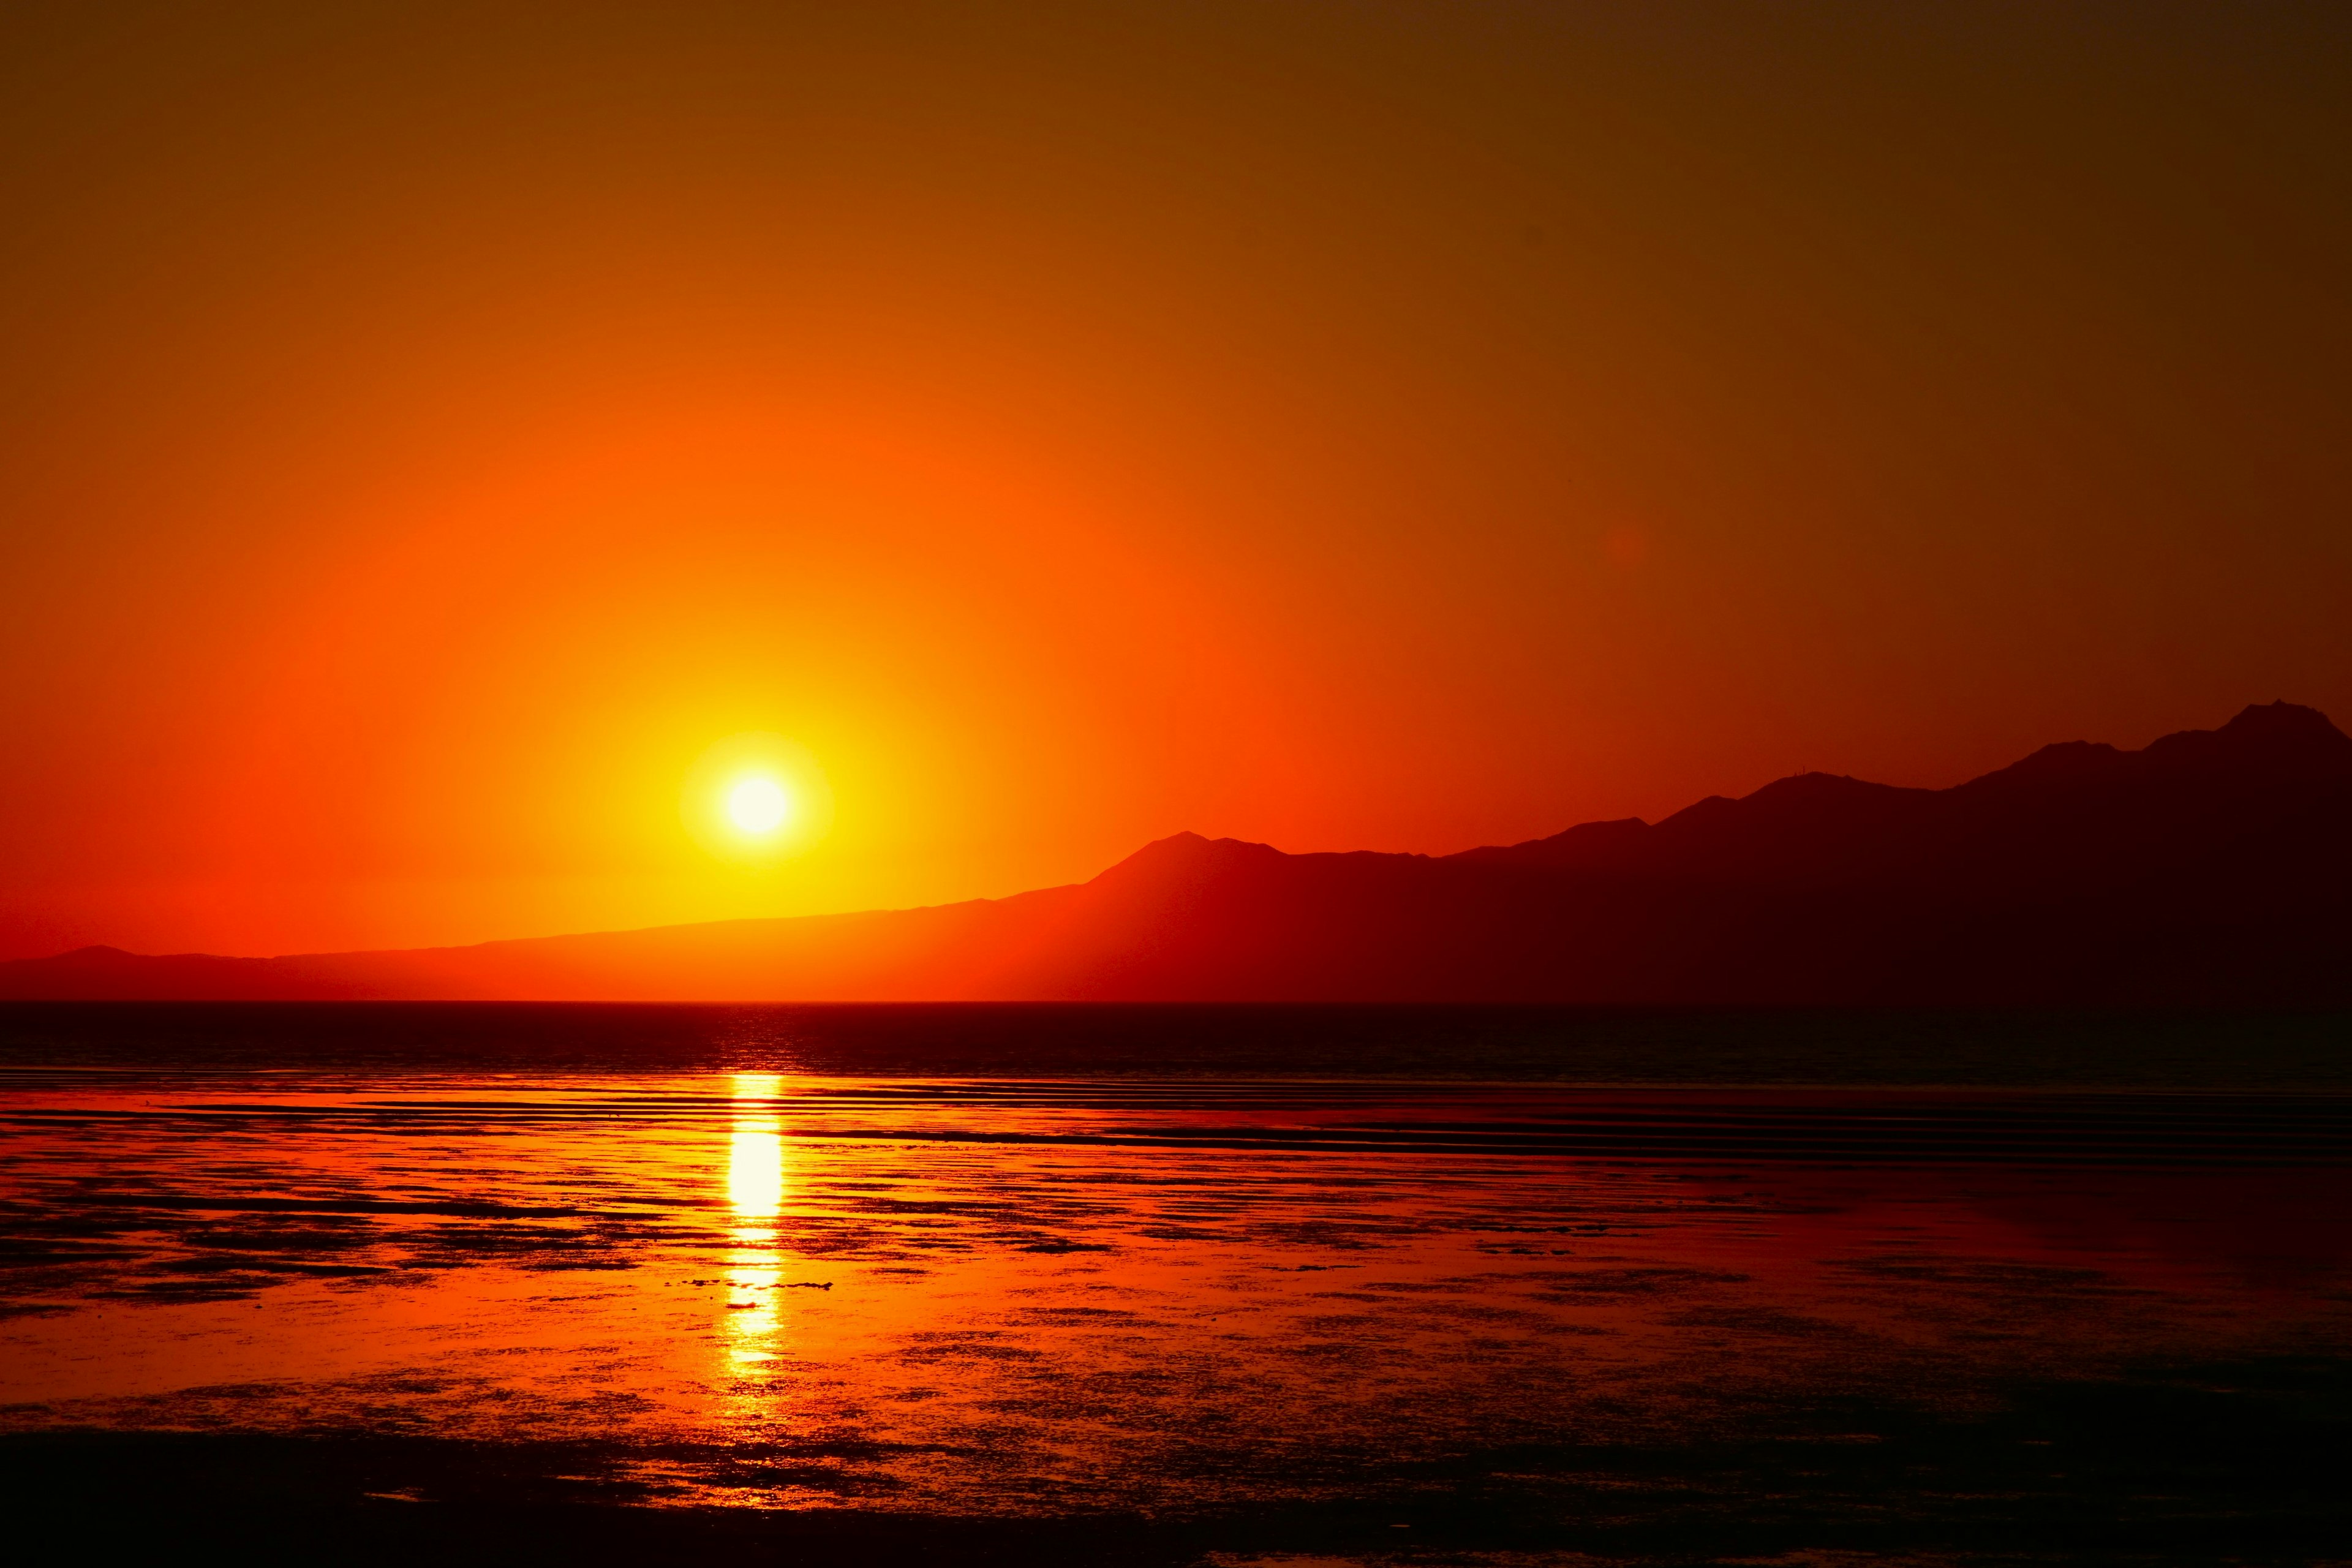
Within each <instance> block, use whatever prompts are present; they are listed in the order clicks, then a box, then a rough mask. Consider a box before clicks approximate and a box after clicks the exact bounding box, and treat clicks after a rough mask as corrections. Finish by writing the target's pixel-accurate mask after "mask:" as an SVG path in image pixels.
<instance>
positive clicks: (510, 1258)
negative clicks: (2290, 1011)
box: [0, 1005, 2352, 1568]
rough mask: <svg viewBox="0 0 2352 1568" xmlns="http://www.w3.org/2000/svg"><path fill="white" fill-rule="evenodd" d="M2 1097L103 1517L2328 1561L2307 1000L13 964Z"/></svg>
mask: <svg viewBox="0 0 2352 1568" xmlns="http://www.w3.org/2000/svg"><path fill="white" fill-rule="evenodd" d="M0 1129H5V1132H0V1249H5V1250H0V1264H5V1268H0V1313H4V1314H5V1317H0V1469H5V1476H6V1488H7V1492H6V1496H7V1500H8V1504H9V1507H10V1510H11V1515H12V1517H14V1518H16V1519H17V1520H18V1521H20V1524H19V1528H20V1529H31V1528H33V1524H28V1523H25V1522H24V1521H35V1522H37V1523H39V1524H41V1525H42V1526H43V1527H45V1528H52V1529H57V1530H61V1531H66V1532H67V1533H68V1537H69V1538H70V1539H74V1540H79V1541H83V1542H89V1541H93V1540H100V1539H102V1538H104V1537H106V1536H107V1534H108V1533H109V1532H110V1531H112V1532H118V1533H120V1532H125V1531H129V1532H133V1533H135V1532H137V1531H142V1530H145V1529H150V1528H152V1529H154V1530H158V1531H168V1532H169V1533H170V1538H171V1539H173V1540H174V1541H180V1542H186V1541H192V1540H195V1539H198V1538H201V1537H221V1538H231V1537H248V1538H252V1539H255V1540H259V1541H263V1542H277V1543H278V1544H281V1545H282V1544H285V1543H287V1542H298V1543H299V1542H310V1541H316V1540H320V1539H325V1538H328V1537H329V1536H332V1538H334V1539H337V1540H340V1541H342V1542H346V1543H347V1546H348V1549H349V1550H351V1551H362V1549H370V1548H382V1549H383V1550H384V1551H386V1552H394V1553H397V1552H404V1551H416V1550H425V1549H432V1550H436V1551H444V1552H446V1551H447V1550H448V1549H450V1547H451V1546H452V1545H453V1544H457V1545H462V1546H465V1547H469V1548H473V1549H478V1550H479V1551H481V1552H484V1553H485V1554H486V1555H496V1554H497V1553H498V1552H500V1551H504V1550H507V1549H508V1548H509V1547H510V1546H511V1545H512V1544H513V1543H515V1542H529V1543H531V1544H533V1545H534V1546H535V1547H541V1548H544V1547H547V1546H548V1545H549V1543H551V1542H559V1543H567V1544H565V1546H564V1553H565V1554H566V1555H568V1556H571V1557H573V1558H578V1557H582V1556H590V1557H594V1556H600V1555H603V1554H607V1553H609V1554H613V1555H643V1554H646V1553H658V1552H662V1551H666V1550H678V1549H685V1548H692V1549H697V1550H709V1551H725V1552H740V1553H744V1554H747V1560H764V1559H767V1558H790V1559H793V1560H796V1561H807V1560H811V1558H812V1554H814V1559H815V1560H832V1559H834V1558H835V1557H842V1558H845V1557H849V1556H856V1557H859V1558H861V1559H863V1560H864V1561H866V1562H868V1563H882V1562H892V1561H901V1560H903V1561H916V1560H920V1561H924V1562H927V1563H940V1562H956V1561H1004V1562H1060V1561H1067V1562H1108V1561H1118V1562H1122V1563H1158V1562H1165V1563H1217V1564H1223V1565H1227V1568H1232V1565H1236V1564H1245V1563H1296V1564H1307V1563H1389V1562H1397V1563H1406V1562H1446V1563H1495V1564H1502V1563H1514V1564H1516V1563H1585V1562H1591V1561H1596V1560H1599V1561H1640V1562H1696V1561H1743V1562H1753V1561H1786V1562H1790V1563H1796V1562H1807V1563H1811V1562H1827V1561H1840V1560H1844V1559H1845V1558H1847V1557H1853V1558H1857V1559H1870V1560H1902V1561H1920V1562H1927V1561H1936V1562H1948V1561H1960V1560H1965V1561H1992V1560H1999V1561H2010V1560H2015V1561H2050V1560H2061V1559H2063V1560H2068V1561H2084V1560H2100V1561H2108V1560H2112V1561H2188V1560H2195V1561H2216V1562H2219V1561H2272V1560H2275V1561H2310V1560H2314V1559H2317V1558H2327V1557H2336V1558H2346V1557H2352V1504H2347V1501H2346V1498H2347V1495H2352V1488H2347V1487H2346V1486H2345V1484H2344V1481H2343V1477H2342V1458H2343V1456H2344V1454H2346V1453H2347V1452H2352V1442H2348V1441H2347V1439H2352V1426H2347V1421H2348V1420H2352V1020H2347V1018H2345V1017H2343V1016H2316V1015H2300V1016H2295V1015H2266V1016H2256V1015H2240V1016H2230V1015H2144V1016H2129V1015H2115V1014H2104V1015H2044V1014H2033V1015H2027V1014H1916V1013H1885V1014H1867V1013H1842V1014H1822V1015H1808V1014H1797V1013H1772V1014H1741V1013H1640V1012H1626V1013H1608V1012H1594V1011H1591V1010H1581V1011H1576V1010H1542V1009H1445V1008H1425V1009H1380V1008H1283V1007H1021V1006H999V1007H871V1008H813V1007H737V1008H687V1007H593V1006H551V1007H537V1006H437V1005H345V1006H334V1005H322V1006H275V1007H272V1006H238V1005H214V1006H194V1005H150V1006H120V1005H118V1006H102V1005H90V1006H69V1005H39V1006H35V1005H20V1006H16V1007H13V1008H6V1009H0ZM502 1543H503V1544H502Z"/></svg>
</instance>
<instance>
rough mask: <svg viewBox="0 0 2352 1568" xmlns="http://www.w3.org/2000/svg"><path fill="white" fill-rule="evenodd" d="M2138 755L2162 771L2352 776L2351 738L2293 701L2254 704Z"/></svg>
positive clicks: (2152, 745) (2166, 739)
mask: <svg viewBox="0 0 2352 1568" xmlns="http://www.w3.org/2000/svg"><path fill="white" fill-rule="evenodd" d="M2140 755H2141V756H2143V757H2144V758H2146V759H2147V763H2149V764H2150V765H2154V766H2157V767H2160V768H2163V769H2166V770H2168V771H2173V770H2178V771H2181V772H2199V773H2204V772H2218V771H2221V770H2225V769H2226V770H2232V771H2236V770H2252V769H2260V770H2263V771H2265V772H2270V773H2295V774H2305V773H2326V774H2337V773H2344V774H2352V736H2347V735H2346V734H2345V733H2344V731H2341V730H2338V729H2337V728H2336V726H2335V725H2334V724H2332V723H2330V722H2328V719H2327V715H2326V714H2325V713H2322V712H2321V711H2320V710H2318V709H2316V708H2305V707H2304V706H2302V705H2301V704H2300V703H2295V702H2266V703H2258V704H2256V705H2254V706H2252V707H2250V708H2247V709H2246V710H2244V711H2242V712H2241V713H2240V714H2239V715H2238V716H2237V717H2236V718H2234V719H2232V720H2231V721H2229V722H2228V723H2227V724H2224V725H2222V726H2221V728H2220V729H2218V730H2182V731H2178V732H2176V733H2174V734H2170V735H2167V736H2165V737H2164V738H2163V739H2161V740H2158V741H2153V742H2149V744H2148V748H2147V751H2145V752H2141V753H2140Z"/></svg>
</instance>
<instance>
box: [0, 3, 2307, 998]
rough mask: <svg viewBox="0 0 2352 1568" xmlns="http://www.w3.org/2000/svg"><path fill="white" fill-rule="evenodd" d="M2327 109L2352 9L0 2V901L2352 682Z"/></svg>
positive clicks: (379, 871)
mask: <svg viewBox="0 0 2352 1568" xmlns="http://www.w3.org/2000/svg"><path fill="white" fill-rule="evenodd" d="M2347 106H2352V10H2347V9H2346V8H2344V7H2340V6H2309V7H2302V8H2297V7H2291V6H2286V5H2275V6H2265V7H2260V8H2255V7H2236V6H2219V5H2200V6H2190V7H2179V8H2168V7H2165V6H2161V5H2154V4H2146V5H2115V6H2100V7H2065V6H2053V5H2025V6H2016V7H2008V6H1998V5H1984V6H1966V7H1954V6H1946V5H1918V6H1906V5H1884V4H1874V5H1859V6H1853V7H1840V6H1834V5H1807V6H1803V7H1771V6H1764V5H1742V6H1731V7H1714V6H1705V5H1684V6H1676V7H1653V6H1633V5H1627V6H1605V7H1604V6H1591V7H1579V6H1568V5H1561V6H1523V5H1499V4H1498V5H1476V6H1474V5H1435V4H1432V5H1384V6H1371V5H1320V4H1317V5H1308V4H1249V5H1186V6H1155V5H1122V6H1110V5H1087V6H1076V5H1074V6H1051V5H1033V6H1003V5H986V6H968V5H940V6H937V7H926V6H908V5H873V6H856V7H833V8H820V7H813V6H812V7H793V6H753V5H704V6H697V5H679V6H658V7H656V6H634V7H625V8H610V9H600V8H596V7H592V6H573V7H531V8H524V7H516V8H512V9H510V10H499V8H496V7H486V6H481V5H467V6H452V7H447V8H445V9H436V8H434V7H429V6H422V5H383V6H375V7H371V6H364V5H336V6H332V7H326V6H318V5H283V6H278V7H266V6H228V7H217V8H216V7H201V8H198V7H152V8H149V7H137V6H120V7H113V6H110V7H90V6H58V7H55V8H53V9H51V10H50V11H49V12H48V14H47V15H43V14H42V10H41V8H39V7H33V6H12V7H10V8H9V13H8V16H7V19H6V20H5V22H0V148H5V162H0V182H5V190H0V195H5V210H6V211H7V212H8V214H9V218H8V221H7V223H6V226H5V235H0V371H5V374H0V410H5V418H0V595H5V605H4V606H0V607H4V608H5V615H0V754H5V766H4V767H0V957H14V956H22V955H26V954H31V953H38V952H52V951H56V950H58V949H60V948H64V947H68V946H73V945H78V944H80V943H83V942H113V943H116V944H119V945H123V946H128V947H132V948H136V949H141V950H145V951H163V950H181V949H189V948H203V949H209V950H212V951H217V952H251V953H267V952H291V951H302V950H313V949H323V948H339V947H353V946H377V945H411V944H421V943H428V942H467V941H478V940H482V939H487V938H492V937H499V936H517V935H528V934H537V933H543V932H551V931H575V930H585V929H596V928H605V927H614V926H628V925H646V924H655V923H661V922H667V921H684V920H694V919H710V918H719V917H726V916H733V915H740V914H772V913H799V912H810V911H817V910H839V909H851V908H863V907H871V906H877V905H899V904H910V903H922V902H938V901H943V900H954V899H961V898H968V897H973V896H980V895H996V894H1003V893H1007V892H1012V891H1014V890H1017V889H1023V888H1027V887H1034V886H1041V885H1046V884H1050V883H1055V882H1060V881H1067V880H1073V879H1080V878H1083V877H1086V876H1087V875H1090V874H1092V873H1093V872H1094V871H1096V870H1097V869H1099V868H1102V867H1103V866H1105V865H1107V864H1108V863H1109V862H1111V861H1112V860H1115V859H1117V858H1119V857H1120V856H1122V855H1124V854H1126V853H1127V852H1129V850H1131V849H1133V848H1134V847H1137V846H1138V845H1139V844H1140V843H1142V842H1143V841H1145V840H1147V839H1150V838H1152V837H1160V836H1164V835H1166V834H1169V833H1172V832H1175V831H1178V830H1180V829H1184V828H1192V829H1195V830H1198V831H1200V832H1202V833H1207V834H1212V835H1221V834H1230V835H1234V836H1238V837H1247V838H1254V839H1263V840H1266V841H1270V842H1272V843H1275V844H1276V845H1279V846H1281V847H1285V848H1289V849H1317V848H1352V847H1371V848H1383V849H1419V850H1429V851H1447V850H1454V849H1459V848H1463V847H1467V846H1470V845H1473V844H1477V843H1482V842H1507V841H1511V840H1515V839H1519V838H1526V837H1534V836H1537V835H1540V834H1545V833H1549V832H1553V831H1556V830H1558V829H1559V828H1560V827H1563V826H1567V825H1569V824H1570V823H1572V822H1575V821H1579V820H1583V819H1588V818H1593V817H1603V816H1625V815H1629V814H1631V815H1641V816H1658V815H1660V814H1663V813H1664V812H1667V811H1670V810H1673V809H1675V808H1676V807H1678V806H1680V805H1685V804H1687V803H1688V802H1689V801H1691V800H1692V799H1694V798H1696V797H1697V796H1699V795H1706V794H1708V793H1713V792H1718V791H1719V792H1724V793H1740V792H1744V791H1746V790H1748V789H1752V788H1754V787H1755V786H1757V785H1758V784H1762V783H1764V782H1766V781H1768V780H1769V779H1770V778H1773V777H1775V776H1778V775H1780V774H1782V773H1790V772H1794V771H1798V770H1801V769H1804V768H1823V769H1828V770H1831V771H1833V772H1841V773H1857V774H1860V775H1862V776H1865V777H1871V778H1878V779H1884V780H1887V781H1890V782H1896V783H1910V784H1948V783H1951V782H1955V781H1957V780H1958V779H1959V778H1962V777H1964V776H1967V775H1969V773H1974V772H1979V771H1982V770H1983V769H1986V768H1989V767H1992V766H1996V765H1999V764H2000V763H2005V762H2007V761H2010V760H2011V759H2013V758H2014V757H2015V756H2017V755H2019V754H2021V753H2022V752H2026V751H2029V750H2031V749H2032V747H2034V746H2036V745H2039V744H2041V743H2042V742H2047V741H2053V740H2060V739H2072V738H2077V737H2083V738H2093V739H2104V740H2110V741H2114V742H2118V743H2122V744H2127V745H2137V744H2141V743H2144V742H2146V741H2147V740H2148V739H2149V738H2151V737H2153V736H2154V735H2157V734H2158V733H2161V732H2163V731H2168V730H2173V729H2179V728H2184V727H2191V726H2199V727H2201V726H2209V725H2211V724H2215V723H2219V722H2220V721H2223V720H2225V719H2226V718H2228V717H2229V715H2230V714H2231V712H2233V711H2235V710H2236V709H2237V708H2238V707H2240V706H2242V704H2244V703H2246V702H2250V701H2268V700H2273V699H2274V698H2285V699H2289V700H2297V701H2304V702H2309V703H2314V704H2315V705H2317V706H2320V707H2322V708H2325V709H2327V710H2330V711H2331V712H2333V713H2334V714H2335V716H2336V718H2337V719H2338V720H2339V721H2347V720H2352V512H2348V511H2347V500H2352V428H2347V426H2352V417H2347V416H2352V374H2347V373H2352V289H2347V287H2346V279H2347V278H2352V108H2347ZM740 731H773V732H776V733H779V734H782V735H784V736H787V737H790V738H791V739H792V740H793V741H795V742H799V743H800V744H801V745H802V746H803V747H805V748H806V749H807V751H808V752H809V754H811V755H812V756H814V757H815V758H816V759H818V760H819V762H820V763H822V765H823V767H824V771H825V773H826V775H827V777H828V778H829V780H830V782H831V785H832V788H833V792H834V796H835V818H834V823H833V826H832V830H831V832H830V834H829V835H828V836H827V837H825V838H824V840H823V841H822V842H821V843H819V844H818V845H816V846H815V847H814V848H812V849H811V850H810V851H809V852H807V853H806V854H804V855H802V856H801V857H799V858H793V859H790V860H787V861H784V862H782V863H775V864H760V865H746V864H740V863H736V862H732V861H730V860H727V859H725V858H720V857H715V856H713V855H712V854H711V853H709V850H708V849H707V848H706V847H704V846H703V845H702V844H700V843H698V841H697V840H696V838H695V837H694V835H693V834H692V833H691V832H690V831H689V830H688V826H687V825H686V824H685V823H684V822H682V820H681V816H680V812H679V808H678V795H679V790H680V787H681V783H682V781H683V780H685V779H686V777H687V776H688V773H689V772H690V771H691V770H692V769H693V768H694V766H695V765H696V763H697V761H698V758H700V757H701V756H702V755H703V754H704V752H706V751H707V750H708V748H709V747H710V746H711V745H712V744H713V743H714V742H719V741H721V740H722V739H723V738H725V737H727V736H729V735H731V734H735V733H737V732H740Z"/></svg>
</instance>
